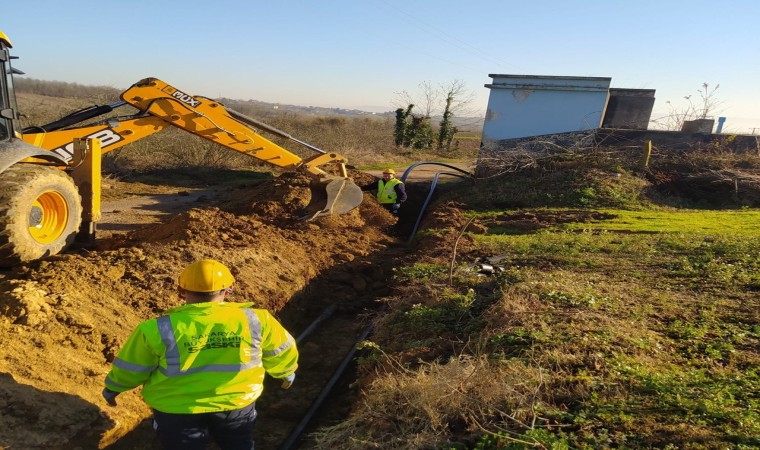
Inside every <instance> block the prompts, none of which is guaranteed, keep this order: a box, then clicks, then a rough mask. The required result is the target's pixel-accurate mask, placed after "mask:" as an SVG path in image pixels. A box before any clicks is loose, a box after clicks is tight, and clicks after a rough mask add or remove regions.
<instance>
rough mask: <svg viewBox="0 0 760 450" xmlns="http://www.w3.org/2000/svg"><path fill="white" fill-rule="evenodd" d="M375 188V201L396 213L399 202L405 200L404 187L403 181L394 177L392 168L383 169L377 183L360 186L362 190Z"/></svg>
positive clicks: (394, 173) (399, 206)
mask: <svg viewBox="0 0 760 450" xmlns="http://www.w3.org/2000/svg"><path fill="white" fill-rule="evenodd" d="M375 189H377V201H378V202H379V203H380V205H381V206H382V207H383V208H385V209H387V210H388V211H390V212H391V213H393V214H398V211H399V208H401V204H402V203H404V202H405V201H406V187H405V186H404V183H403V182H402V181H401V180H399V179H398V178H396V171H395V170H393V169H385V170H383V178H382V179H380V180H378V182H377V183H374V182H372V183H370V184H368V185H365V186H363V187H362V190H366V191H368V190H375Z"/></svg>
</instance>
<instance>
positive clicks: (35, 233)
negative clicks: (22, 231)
mask: <svg viewBox="0 0 760 450" xmlns="http://www.w3.org/2000/svg"><path fill="white" fill-rule="evenodd" d="M68 222H69V208H68V204H67V203H66V199H65V198H63V196H62V195H61V194H59V193H57V192H53V191H48V192H43V193H42V195H40V196H39V197H37V199H36V200H35V201H34V204H33V205H32V209H31V211H29V233H30V234H31V235H32V237H33V238H34V240H35V241H37V242H38V243H40V244H50V243H52V242H55V241H56V240H57V239H58V238H60V237H61V234H63V231H64V230H65V229H66V224H67V223H68Z"/></svg>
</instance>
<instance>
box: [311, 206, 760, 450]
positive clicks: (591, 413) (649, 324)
mask: <svg viewBox="0 0 760 450" xmlns="http://www.w3.org/2000/svg"><path fill="white" fill-rule="evenodd" d="M759 214H760V211H757V210H751V209H746V210H734V211H697V210H670V209H667V210H666V209H662V210H660V209H650V210H646V211H642V210H639V211H630V210H617V209H598V210H597V209H594V210H588V209H575V210H574V209H568V208H540V209H530V210H520V211H490V212H488V211H478V212H475V211H471V212H470V213H469V214H468V216H469V217H470V218H473V219H474V221H476V222H479V223H481V224H482V225H484V227H483V228H486V229H487V230H488V232H487V233H486V234H483V233H482V232H481V233H480V234H469V233H468V234H467V235H468V236H469V238H470V239H469V241H468V242H469V244H467V245H466V246H465V247H466V249H465V248H460V249H459V254H458V256H457V258H456V260H454V261H453V263H454V264H453V265H452V260H451V259H450V258H447V257H446V256H442V257H440V258H439V259H437V260H430V259H427V260H426V262H425V263H421V262H416V263H415V262H411V263H409V264H408V265H405V266H402V267H399V268H397V271H396V279H397V280H398V281H401V283H400V284H401V286H400V288H399V290H398V292H399V294H400V295H399V298H398V299H396V300H390V301H389V302H388V306H389V314H388V315H387V316H385V318H384V320H382V321H381V322H380V323H379V324H378V328H377V332H376V333H375V335H374V337H373V341H374V344H373V345H375V347H374V348H375V350H374V353H373V357H371V358H367V359H364V360H363V366H362V370H365V371H370V372H373V373H374V374H375V375H374V376H373V377H372V379H373V380H374V381H373V382H372V383H371V385H370V386H367V388H366V389H367V390H366V391H365V394H366V398H367V399H368V405H370V404H371V405H372V406H371V408H370V407H369V406H368V409H367V410H361V411H359V412H358V413H357V414H358V415H356V416H353V417H352V419H351V421H350V434H351V435H352V436H353V437H352V438H350V439H353V440H354V441H352V442H356V445H353V446H349V447H350V448H362V446H361V445H360V444H359V443H361V444H362V445H365V446H366V447H364V448H409V447H404V444H403V443H402V442H401V440H406V442H412V441H413V442H414V444H413V447H412V448H452V449H454V448H456V449H465V448H467V449H469V448H478V449H497V448H515V449H516V448H528V447H535V448H557V449H561V448H585V449H597V448H672V449H675V448H694V449H711V448H736V449H745V448H746V449H749V448H757V447H758V446H760V440H759V439H758V436H760V405H759V404H758V402H760V396H758V392H760V378H759V376H758V370H757V368H758V367H760V353H759V352H758V349H760V320H759V317H758V311H760V300H759V298H760V296H758V290H760V227H758V226H757V225H756V224H757V223H758V218H760V216H759ZM500 227H503V228H500ZM502 230H505V231H502ZM434 231H435V232H430V233H427V234H424V235H423V236H429V237H430V238H435V239H436V240H437V241H439V242H445V239H446V237H447V234H448V238H449V241H450V242H453V241H454V239H456V236H457V235H458V233H459V231H458V230H453V229H450V230H449V231H445V230H444V229H438V230H434ZM460 245H462V244H461V242H460ZM483 258H493V260H494V261H497V262H495V263H494V265H495V266H496V267H497V269H498V270H495V271H494V272H493V273H491V274H482V273H478V271H477V265H476V264H474V262H475V261H477V260H482V259H483ZM450 268H453V272H452V273H450V274H449V270H450ZM465 361H466V363H465ZM394 367H395V368H396V369H394ZM518 368H519V370H518ZM391 398H393V400H391ZM379 399H385V401H386V402H389V403H392V404H388V403H386V404H383V405H380V404H377V402H378V401H380V400H379ZM464 399H467V401H464ZM445 402H453V403H452V404H454V405H456V407H455V408H453V409H452V408H448V407H443V406H442V404H443V403H445ZM401 404H404V405H407V406H408V409H404V408H398V407H399V406H400V405H401ZM412 405H413V406H412ZM362 424H373V425H362ZM378 424H383V425H382V427H381V429H378ZM342 427H349V424H348V423H344V424H343V425H342ZM383 430H386V431H387V430H406V431H402V435H403V436H404V437H403V439H401V440H399V439H400V438H397V437H395V436H396V435H395V434H393V433H391V432H384V431H383ZM338 431H340V432H341V433H349V431H348V429H344V428H341V429H340V430H338V429H334V430H328V431H327V432H326V433H327V434H325V435H323V437H325V439H327V440H326V441H323V442H329V439H328V438H327V436H330V437H332V438H335V437H338V436H340V434H334V433H337V432H338ZM333 432H334V433H333ZM344 437H345V436H344ZM409 439H412V441H409ZM336 442H337V441H336ZM383 445H386V447H383Z"/></svg>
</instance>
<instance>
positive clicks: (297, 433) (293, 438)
mask: <svg viewBox="0 0 760 450" xmlns="http://www.w3.org/2000/svg"><path fill="white" fill-rule="evenodd" d="M371 331H372V326H371V325H370V326H369V327H367V328H366V329H365V330H364V331H363V332H362V335H361V336H360V337H359V340H358V341H357V344H358V343H359V342H362V341H363V340H365V339H367V336H369V333H370V332H371ZM355 354H356V345H352V346H351V350H350V351H349V352H348V354H347V355H346V357H345V358H343V361H342V362H341V363H340V366H338V369H337V370H336V371H335V373H334V374H333V376H332V378H330V381H328V382H327V384H326V385H325V387H324V388H322V392H320V393H319V397H317V399H316V400H314V402H313V403H312V404H311V407H310V408H309V411H307V412H306V415H304V416H303V418H302V419H301V422H299V424H298V425H296V427H295V428H294V429H293V432H292V433H290V436H288V439H287V440H286V441H285V442H284V443H283V444H282V445H281V446H280V448H279V450H290V449H292V448H293V445H295V444H296V442H298V439H300V437H301V435H302V434H303V432H304V430H306V427H308V426H309V423H310V422H311V419H312V417H314V414H316V412H317V411H318V410H319V408H320V406H322V403H324V401H325V400H326V399H327V396H328V395H330V392H331V391H332V389H333V387H335V384H336V383H337V382H338V380H340V377H341V376H343V372H345V371H346V368H347V367H348V364H349V363H350V362H351V361H352V360H353V359H354V355H355Z"/></svg>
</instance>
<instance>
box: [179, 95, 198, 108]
mask: <svg viewBox="0 0 760 450" xmlns="http://www.w3.org/2000/svg"><path fill="white" fill-rule="evenodd" d="M172 97H174V98H176V99H177V100H179V101H181V102H182V103H187V104H188V105H190V106H192V107H193V108H197V107H199V106H200V105H201V102H200V100H196V99H194V98H193V96H192V95H188V94H185V93H184V92H182V91H174V92H172Z"/></svg>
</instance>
